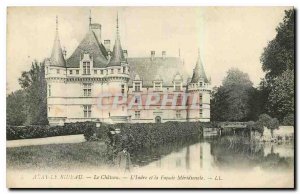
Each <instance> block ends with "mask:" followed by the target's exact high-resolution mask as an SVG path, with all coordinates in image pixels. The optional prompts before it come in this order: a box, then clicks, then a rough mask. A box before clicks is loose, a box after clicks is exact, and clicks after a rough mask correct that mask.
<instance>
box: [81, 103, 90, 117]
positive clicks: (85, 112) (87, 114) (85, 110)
mask: <svg viewBox="0 0 300 194" xmlns="http://www.w3.org/2000/svg"><path fill="white" fill-rule="evenodd" d="M91 115H92V106H91V105H84V106H83V116H84V118H91Z"/></svg>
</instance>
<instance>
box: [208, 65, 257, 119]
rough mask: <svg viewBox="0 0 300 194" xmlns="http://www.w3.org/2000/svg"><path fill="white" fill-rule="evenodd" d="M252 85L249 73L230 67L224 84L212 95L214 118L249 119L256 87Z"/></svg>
mask: <svg viewBox="0 0 300 194" xmlns="http://www.w3.org/2000/svg"><path fill="white" fill-rule="evenodd" d="M252 85H253V84H252V82H251V81H250V79H249V76H248V74H246V73H243V72H242V71H240V70H239V69H235V68H232V69H230V70H229V71H228V72H227V76H226V77H225V79H224V80H223V83H222V86H220V87H218V88H217V89H216V90H215V92H214V93H213V95H212V97H213V98H212V103H211V104H212V108H211V110H212V120H215V121H245V120H248V119H249V117H250V113H251V107H250V103H249V102H250V94H251V92H252V91H253V89H254V88H253V86H252Z"/></svg>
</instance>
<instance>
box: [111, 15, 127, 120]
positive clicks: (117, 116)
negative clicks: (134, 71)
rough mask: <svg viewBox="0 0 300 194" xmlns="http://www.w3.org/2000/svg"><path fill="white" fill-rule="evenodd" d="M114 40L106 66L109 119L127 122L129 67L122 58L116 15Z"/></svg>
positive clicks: (122, 52)
mask: <svg viewBox="0 0 300 194" xmlns="http://www.w3.org/2000/svg"><path fill="white" fill-rule="evenodd" d="M116 31H117V32H116V39H115V44H114V47H113V51H112V53H111V57H110V60H109V62H108V64H107V67H106V69H107V75H106V80H107V85H108V92H109V94H108V95H109V96H110V99H109V102H108V103H109V104H108V107H110V112H109V115H108V116H109V118H110V119H111V120H112V121H113V122H127V121H128V113H127V92H128V82H129V65H128V63H127V60H126V58H125V56H124V51H123V49H122V46H121V40H120V35H119V19H118V15H117V29H116Z"/></svg>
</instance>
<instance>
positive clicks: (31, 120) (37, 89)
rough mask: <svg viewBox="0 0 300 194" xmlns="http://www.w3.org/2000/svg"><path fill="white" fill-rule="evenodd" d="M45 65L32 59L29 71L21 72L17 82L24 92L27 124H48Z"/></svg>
mask: <svg viewBox="0 0 300 194" xmlns="http://www.w3.org/2000/svg"><path fill="white" fill-rule="evenodd" d="M44 70H45V66H44V64H43V63H38V62H37V61H34V62H33V63H32V66H31V69H30V70H29V71H27V72H26V71H24V72H22V76H21V77H20V78H19V84H20V85H21V87H22V89H23V90H24V92H25V104H26V111H27V124H32V125H44V124H48V119H47V85H46V80H45V71H44Z"/></svg>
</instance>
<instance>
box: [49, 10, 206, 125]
mask: <svg viewBox="0 0 300 194" xmlns="http://www.w3.org/2000/svg"><path fill="white" fill-rule="evenodd" d="M101 30H102V29H101V25H100V24H97V23H92V19H91V16H90V18H89V29H87V31H88V32H87V33H86V35H85V37H84V38H83V40H82V41H81V42H80V44H79V45H78V47H77V48H76V49H75V50H74V52H73V53H72V55H71V56H70V57H69V58H66V51H64V50H62V48H61V44H60V39H59V34H58V20H57V18H56V37H55V40H54V45H53V49H52V54H51V57H50V58H47V59H46V61H45V75H46V81H47V106H48V120H49V123H50V125H63V124H64V123H69V122H80V121H101V122H113V123H125V122H132V123H138V122H139V123H146V122H153V123H154V122H157V123H159V122H167V121H201V122H208V121H210V93H211V87H210V80H208V78H207V76H206V74H205V71H204V67H203V64H202V61H201V59H200V54H199V56H198V59H197V61H195V68H194V71H193V72H192V71H191V72H190V75H191V76H189V74H186V73H184V71H183V69H184V68H183V67H184V66H183V60H182V59H181V58H180V56H178V57H168V56H167V54H166V51H162V53H161V55H160V56H157V55H156V53H155V51H151V55H149V56H148V57H138V58H131V57H129V55H128V53H127V50H123V49H122V46H121V38H120V34H119V22H118V17H117V27H116V37H115V42H114V45H113V49H112V50H111V45H110V40H104V41H103V42H102V37H101Z"/></svg>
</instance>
